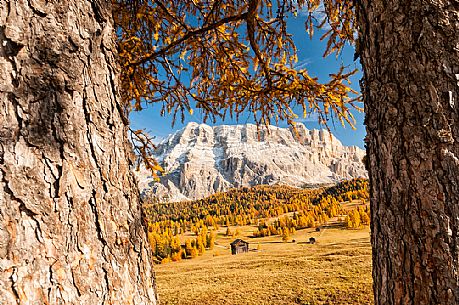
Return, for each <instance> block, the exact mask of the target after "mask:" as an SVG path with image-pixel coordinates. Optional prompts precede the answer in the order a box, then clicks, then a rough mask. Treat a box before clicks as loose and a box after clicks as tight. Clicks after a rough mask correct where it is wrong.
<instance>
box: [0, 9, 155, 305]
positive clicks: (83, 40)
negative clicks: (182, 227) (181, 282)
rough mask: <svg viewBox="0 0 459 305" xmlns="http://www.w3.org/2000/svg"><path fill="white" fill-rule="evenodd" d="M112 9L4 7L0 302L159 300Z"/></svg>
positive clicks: (0, 26)
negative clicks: (122, 102)
mask: <svg viewBox="0 0 459 305" xmlns="http://www.w3.org/2000/svg"><path fill="white" fill-rule="evenodd" d="M117 71H119V68H118V64H117V60H116V40H115V35H114V24H113V22H112V18H111V4H110V3H109V2H106V1H95V0H91V1H77V0H60V1H20V0H19V1H9V0H6V1H5V0H1V1H0V124H1V126H0V304H4V305H12V304H88V305H89V304H91V305H92V304H123V305H124V304H145V305H146V304H156V289H155V278H154V274H153V270H152V261H151V254H150V252H151V250H150V247H149V246H148V242H147V240H146V234H145V228H144V226H143V224H142V221H143V220H142V216H141V207H140V204H139V193H138V190H137V188H136V185H135V181H134V177H133V175H132V174H131V172H130V169H129V167H130V165H131V164H132V163H133V162H132V158H131V157H132V147H131V145H130V144H129V141H128V138H127V127H128V126H127V120H126V119H125V117H124V113H123V110H122V109H121V107H120V103H119V94H118V78H117V74H118V72H117Z"/></svg>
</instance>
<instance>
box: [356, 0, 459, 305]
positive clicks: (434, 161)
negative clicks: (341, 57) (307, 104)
mask: <svg viewBox="0 0 459 305" xmlns="http://www.w3.org/2000/svg"><path fill="white" fill-rule="evenodd" d="M358 4H359V5H358V23H359V28H360V29H359V31H360V33H359V35H360V38H359V50H360V56H361V61H362V64H363V68H364V80H363V82H364V83H363V84H362V90H363V95H364V99H365V112H366V125H367V133H368V135H367V140H366V141H367V155H368V157H369V175H370V183H371V209H372V219H371V220H372V246H373V278H374V293H375V300H376V304H416V305H419V304H459V283H458V278H459V277H458V268H459V262H458V260H459V257H458V255H459V251H458V250H459V249H458V243H459V235H458V234H459V232H458V230H459V159H458V158H459V1H457V0H417V1H408V0H385V1H382V0H375V1H363V0H361V1H358Z"/></svg>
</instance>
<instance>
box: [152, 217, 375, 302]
mask: <svg viewBox="0 0 459 305" xmlns="http://www.w3.org/2000/svg"><path fill="white" fill-rule="evenodd" d="M237 228H239V230H240V233H241V234H240V235H239V236H237V238H242V239H244V240H246V241H248V242H249V243H250V249H251V250H254V251H249V253H244V254H238V255H231V251H230V247H229V244H230V243H231V242H232V241H233V240H234V239H235V237H226V236H224V234H223V233H224V231H225V230H226V228H220V230H219V234H218V236H217V239H216V245H215V247H214V249H213V250H207V251H206V253H205V254H204V255H203V256H201V257H198V258H196V259H192V260H183V261H180V262H172V263H168V264H163V265H157V266H156V276H157V285H158V293H159V298H160V302H161V304H372V279H371V247H370V234H369V229H368V228H365V229H360V230H347V229H344V227H341V226H340V224H338V223H336V222H334V223H331V224H330V225H329V226H328V227H327V226H325V227H323V228H322V230H321V231H320V232H316V231H315V230H314V229H305V230H300V231H297V232H296V233H295V234H294V235H293V236H291V238H290V239H289V241H288V242H282V239H281V237H280V236H270V237H264V238H256V239H255V238H251V235H252V232H253V231H254V230H255V227H251V226H244V227H237ZM231 229H232V230H233V231H235V230H236V227H232V228H231ZM310 237H314V238H315V239H316V243H315V244H310V243H309V238H310ZM293 239H294V240H295V242H293V241H292V240H293Z"/></svg>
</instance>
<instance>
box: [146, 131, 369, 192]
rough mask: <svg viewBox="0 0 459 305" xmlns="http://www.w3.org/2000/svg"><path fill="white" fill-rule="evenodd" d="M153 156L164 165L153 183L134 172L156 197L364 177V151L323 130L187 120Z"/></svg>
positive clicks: (332, 181)
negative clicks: (215, 124) (162, 174)
mask: <svg viewBox="0 0 459 305" xmlns="http://www.w3.org/2000/svg"><path fill="white" fill-rule="evenodd" d="M157 146H158V149H157V151H156V155H155V156H154V157H155V158H156V159H157V160H158V161H159V162H160V164H161V165H162V166H163V168H164V169H165V174H164V176H162V177H160V181H159V182H155V181H154V180H153V179H152V178H151V176H149V175H148V173H147V172H146V171H145V170H143V171H141V172H140V174H139V175H138V178H139V186H140V188H141V191H142V193H143V195H145V196H147V195H154V196H157V197H158V198H159V199H160V200H161V201H182V200H191V199H198V198H203V197H205V196H209V195H211V194H213V193H215V192H222V191H226V190H228V189H230V188H233V187H241V186H253V185H258V184H286V185H290V186H295V187H303V186H306V185H311V184H322V183H335V182H338V181H340V180H344V179H352V178H358V177H367V172H366V171H365V168H364V165H363V163H362V159H363V156H364V155H365V152H364V151H363V150H362V149H360V148H359V147H356V146H349V147H347V146H343V145H342V144H341V142H340V141H339V140H338V139H337V138H336V137H335V136H333V135H332V134H330V133H329V132H328V131H327V130H324V129H322V130H316V129H314V130H308V129H307V128H306V127H305V126H304V125H303V124H297V125H296V132H295V131H294V130H293V129H292V128H279V127H275V126H270V127H269V128H268V129H266V128H262V127H260V128H257V126H256V125H252V124H246V125H231V126H230V125H220V126H213V127H211V126H208V125H205V124H197V123H189V124H188V125H187V126H186V127H184V128H183V129H181V130H179V131H177V132H175V133H173V134H171V135H170V136H168V137H166V138H165V139H164V140H162V141H161V142H160V143H159V144H158V145H157Z"/></svg>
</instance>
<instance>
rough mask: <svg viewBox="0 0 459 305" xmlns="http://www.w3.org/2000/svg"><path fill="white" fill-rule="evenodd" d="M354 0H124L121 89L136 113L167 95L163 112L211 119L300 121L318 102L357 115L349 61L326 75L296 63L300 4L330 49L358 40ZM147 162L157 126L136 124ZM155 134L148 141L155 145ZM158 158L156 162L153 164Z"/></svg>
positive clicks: (327, 109)
mask: <svg viewBox="0 0 459 305" xmlns="http://www.w3.org/2000/svg"><path fill="white" fill-rule="evenodd" d="M353 3H354V1H352V0H326V1H320V0H306V1H305V0H276V1H271V0H236V1H227V0H208V1H198V0H173V1H161V0H153V1H144V0H114V10H113V11H114V20H115V23H116V26H117V34H118V38H119V39H118V52H119V60H120V64H121V88H120V89H121V90H120V92H121V96H122V101H123V104H124V106H125V110H126V113H127V112H129V111H130V110H142V109H143V107H145V105H146V104H148V103H160V104H161V105H162V110H161V113H162V114H171V115H173V118H174V121H175V119H177V116H179V118H181V119H182V120H183V118H184V115H185V112H187V111H188V112H190V113H192V112H193V108H197V109H200V110H201V111H202V112H203V117H204V121H206V120H207V119H211V120H215V119H216V118H217V117H224V116H226V115H230V116H231V117H235V118H239V116H240V115H241V114H242V113H247V112H250V113H252V114H253V117H254V120H255V122H257V124H259V125H269V124H271V123H272V122H278V121H279V120H285V121H287V122H288V123H289V124H291V125H294V119H295V118H297V114H295V113H294V111H293V108H294V107H298V106H300V107H301V109H303V115H304V116H307V115H308V114H310V113H312V112H315V113H317V114H318V117H319V121H320V122H321V123H324V124H326V121H327V119H328V118H329V117H330V116H331V117H336V118H337V119H338V120H339V121H340V122H341V123H342V124H345V123H348V124H350V125H351V126H353V124H354V122H355V121H354V118H353V116H352V113H351V112H350V109H351V108H352V107H355V108H358V107H357V105H356V103H355V102H356V101H357V100H358V99H359V97H358V96H357V92H355V91H354V90H353V89H352V88H351V87H350V86H349V84H350V81H349V78H350V76H351V75H353V74H354V73H355V72H356V71H355V70H354V71H351V70H349V69H346V68H345V67H341V68H340V69H339V70H338V71H336V73H334V74H331V75H330V79H329V81H328V82H326V83H321V82H320V81H319V80H318V79H317V78H316V77H314V76H312V75H310V74H309V72H308V71H307V70H306V69H296V68H295V63H296V62H297V60H298V59H297V49H296V47H295V44H294V41H293V40H292V35H291V34H290V33H289V31H288V28H287V18H289V17H293V16H297V15H298V14H299V12H300V11H301V13H302V14H303V15H305V16H306V18H305V36H306V32H307V33H308V34H309V36H311V37H312V35H313V33H314V30H315V29H320V30H321V33H322V37H321V39H322V40H326V41H327V47H326V49H325V52H324V56H327V55H329V54H331V53H334V52H336V53H337V54H338V53H339V52H340V51H341V50H342V48H343V47H344V45H345V44H346V43H353V42H354V22H355V13H354V12H355V10H354V5H353ZM133 135H134V137H135V141H136V142H138V143H140V144H141V145H139V146H138V147H137V149H138V152H139V153H140V154H141V155H142V156H143V157H144V159H147V165H150V167H153V168H155V169H157V168H158V167H156V164H155V163H154V161H153V160H148V147H149V146H150V147H151V143H149V139H148V136H147V135H145V134H144V133H142V132H141V131H135V132H134V134H133ZM147 144H148V145H147ZM148 163H149V164H148Z"/></svg>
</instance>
